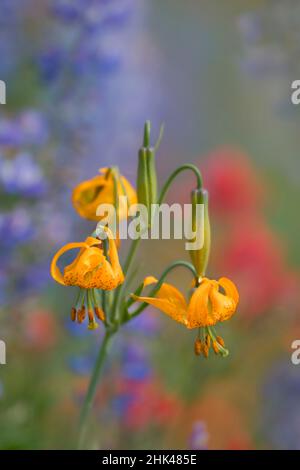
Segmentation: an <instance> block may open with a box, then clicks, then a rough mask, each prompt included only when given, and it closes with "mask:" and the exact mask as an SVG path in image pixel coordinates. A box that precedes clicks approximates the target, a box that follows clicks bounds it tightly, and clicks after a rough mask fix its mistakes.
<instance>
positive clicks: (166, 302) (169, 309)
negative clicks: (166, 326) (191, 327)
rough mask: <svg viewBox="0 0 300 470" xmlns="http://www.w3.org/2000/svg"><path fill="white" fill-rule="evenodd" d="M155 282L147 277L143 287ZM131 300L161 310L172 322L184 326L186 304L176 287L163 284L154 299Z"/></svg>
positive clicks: (135, 297)
mask: <svg viewBox="0 0 300 470" xmlns="http://www.w3.org/2000/svg"><path fill="white" fill-rule="evenodd" d="M156 282H157V280H156V279H155V278H154V277H152V276H149V277H147V278H146V279H145V281H144V285H145V286H146V285H150V284H153V283H156ZM133 298H134V299H135V300H137V301H138V302H146V303H148V304H149V305H153V306H154V307H156V308H158V309H159V310H161V311H162V312H163V313H165V314H166V315H168V316H169V317H171V318H172V319H173V320H175V321H177V322H179V323H182V324H184V325H186V323H187V321H186V313H187V304H186V300H185V298H184V296H183V295H182V294H181V292H180V291H179V290H178V289H176V287H174V286H172V285H171V284H167V283H163V284H162V286H161V287H160V289H159V291H158V292H157V293H156V294H155V297H142V296H135V295H133Z"/></svg>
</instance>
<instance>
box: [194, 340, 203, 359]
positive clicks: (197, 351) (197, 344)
mask: <svg viewBox="0 0 300 470" xmlns="http://www.w3.org/2000/svg"><path fill="white" fill-rule="evenodd" d="M194 351H195V354H196V356H200V355H201V352H202V343H201V340H200V339H199V338H197V339H196V340H195V345H194Z"/></svg>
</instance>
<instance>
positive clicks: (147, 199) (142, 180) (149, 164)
mask: <svg viewBox="0 0 300 470" xmlns="http://www.w3.org/2000/svg"><path fill="white" fill-rule="evenodd" d="M150 130H151V124H150V121H146V123H145V127H144V141H143V146H142V147H141V148H140V150H139V155H138V171H137V196H138V202H139V204H144V205H145V206H146V207H147V209H148V213H149V214H150V211H151V204H156V202H157V175H156V167H155V153H156V150H157V148H158V145H159V143H160V139H161V137H162V129H161V132H160V137H159V139H158V142H157V143H156V145H155V146H154V147H151V146H150Z"/></svg>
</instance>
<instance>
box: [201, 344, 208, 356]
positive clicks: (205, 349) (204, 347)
mask: <svg viewBox="0 0 300 470" xmlns="http://www.w3.org/2000/svg"><path fill="white" fill-rule="evenodd" d="M202 352H203V356H204V357H206V358H208V354H209V347H208V346H207V344H203V346H202Z"/></svg>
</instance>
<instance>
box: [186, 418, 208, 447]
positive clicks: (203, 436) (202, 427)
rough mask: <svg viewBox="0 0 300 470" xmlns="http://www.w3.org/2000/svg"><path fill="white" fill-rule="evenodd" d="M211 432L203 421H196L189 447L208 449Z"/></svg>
mask: <svg viewBox="0 0 300 470" xmlns="http://www.w3.org/2000/svg"><path fill="white" fill-rule="evenodd" d="M208 440H209V434H208V432H207V427H206V424H205V423H204V422H203V421H196V422H195V423H194V424H193V429H192V432H191V435H190V438H189V443H188V448H189V449H190V450H207V449H208Z"/></svg>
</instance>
